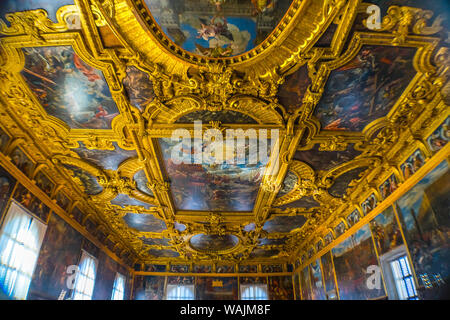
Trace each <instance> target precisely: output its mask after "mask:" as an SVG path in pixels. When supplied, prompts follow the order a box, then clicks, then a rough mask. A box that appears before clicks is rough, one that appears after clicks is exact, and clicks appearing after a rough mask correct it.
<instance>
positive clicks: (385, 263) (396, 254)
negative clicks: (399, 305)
mask: <svg viewBox="0 0 450 320" xmlns="http://www.w3.org/2000/svg"><path fill="white" fill-rule="evenodd" d="M403 256H406V261H407V262H408V267H409V269H410V271H411V276H412V279H413V284H414V289H415V292H416V295H417V294H418V292H417V288H418V286H417V281H416V278H415V276H414V270H413V267H412V264H411V260H410V258H409V256H408V252H407V250H406V246H405V245H401V246H398V247H397V248H395V249H393V250H391V251H390V252H388V253H385V254H384V255H382V256H380V265H381V270H382V272H383V277H384V282H385V284H386V294H387V296H388V298H389V299H390V300H401V297H400V295H399V292H398V289H397V282H396V278H395V276H394V273H393V271H392V267H391V263H392V262H394V261H396V260H398V259H400V258H401V257H403Z"/></svg>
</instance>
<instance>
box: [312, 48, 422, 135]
mask: <svg viewBox="0 0 450 320" xmlns="http://www.w3.org/2000/svg"><path fill="white" fill-rule="evenodd" d="M415 52H416V49H413V48H399V47H387V46H386V47H383V46H379V47H375V46H364V47H362V48H361V51H360V52H359V53H358V55H357V56H356V57H355V58H354V59H353V60H352V61H350V62H349V63H348V64H346V65H344V66H342V67H340V68H338V69H336V70H334V71H332V73H331V75H330V78H329V79H328V82H327V84H326V86H325V92H326V93H325V94H324V95H323V96H322V99H321V101H320V102H319V104H318V106H317V109H316V111H315V116H316V117H317V118H319V120H320V123H321V124H322V126H323V129H324V130H334V131H338V130H344V131H361V130H362V129H364V127H365V126H366V125H367V124H369V123H370V122H372V121H373V120H375V119H379V118H381V117H384V116H385V115H386V114H387V113H388V112H389V111H390V109H391V108H392V106H393V105H394V104H395V102H396V101H397V99H398V98H399V97H400V95H401V94H402V93H403V90H404V89H405V88H406V86H407V85H408V84H409V83H410V81H411V79H413V78H414V75H415V74H416V71H415V69H414V67H413V63H412V61H413V58H414V55H415Z"/></svg>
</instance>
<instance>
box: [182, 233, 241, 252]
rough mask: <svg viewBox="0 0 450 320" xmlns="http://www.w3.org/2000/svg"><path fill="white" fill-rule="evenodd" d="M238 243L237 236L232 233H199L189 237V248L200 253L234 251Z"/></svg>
mask: <svg viewBox="0 0 450 320" xmlns="http://www.w3.org/2000/svg"><path fill="white" fill-rule="evenodd" d="M238 244H239V238H238V237H236V236H235V235H232V234H225V235H219V234H204V233H199V234H196V235H194V236H192V237H191V238H190V239H189V246H190V248H191V249H194V250H195V251H198V252H200V253H219V254H226V253H230V252H231V251H234V249H236V247H237V245H238Z"/></svg>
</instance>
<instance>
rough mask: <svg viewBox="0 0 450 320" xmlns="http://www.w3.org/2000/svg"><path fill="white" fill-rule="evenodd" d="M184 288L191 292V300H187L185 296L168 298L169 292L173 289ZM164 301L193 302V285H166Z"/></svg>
mask: <svg viewBox="0 0 450 320" xmlns="http://www.w3.org/2000/svg"><path fill="white" fill-rule="evenodd" d="M180 287H185V288H189V289H190V290H189V291H191V292H192V299H189V298H190V297H187V296H184V297H182V296H177V297H176V298H175V299H171V298H170V292H171V291H172V290H173V289H175V288H180ZM166 300H195V285H194V284H167V285H166Z"/></svg>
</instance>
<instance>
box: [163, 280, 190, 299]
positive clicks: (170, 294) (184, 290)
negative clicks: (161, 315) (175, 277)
mask: <svg viewBox="0 0 450 320" xmlns="http://www.w3.org/2000/svg"><path fill="white" fill-rule="evenodd" d="M166 299H167V300H194V285H184V284H183V285H179V284H168V285H167V296H166Z"/></svg>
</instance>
